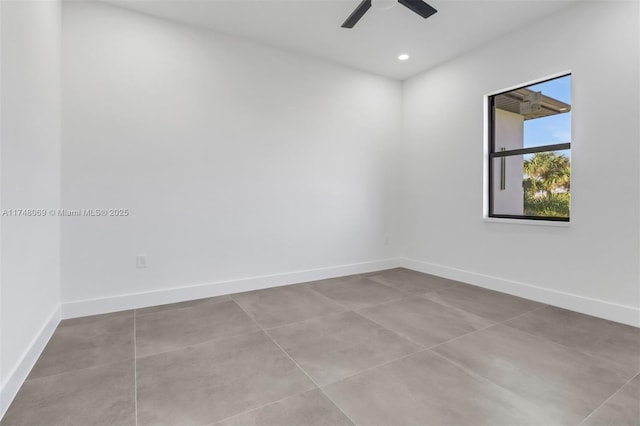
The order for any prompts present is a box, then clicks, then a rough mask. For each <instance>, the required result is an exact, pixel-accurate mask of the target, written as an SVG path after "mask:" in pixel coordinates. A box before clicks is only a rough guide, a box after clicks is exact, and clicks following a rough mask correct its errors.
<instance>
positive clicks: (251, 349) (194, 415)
mask: <svg viewBox="0 0 640 426" xmlns="http://www.w3.org/2000/svg"><path fill="white" fill-rule="evenodd" d="M137 381H138V382H137V383H138V424H139V425H193V426H195V425H206V424H211V423H215V422H217V421H219V420H222V419H225V418H227V417H230V416H233V415H235V414H239V413H241V412H244V411H247V410H250V409H252V408H257V407H259V406H261V405H264V404H268V403H270V402H274V401H277V400H279V399H283V398H285V397H287V396H291V395H294V394H296V393H300V392H303V391H305V390H311V389H313V388H314V385H313V383H312V382H311V381H310V380H309V378H308V377H307V376H306V375H305V374H304V373H303V372H302V371H300V369H299V368H297V367H296V365H295V364H294V363H293V362H292V361H291V360H290V359H289V358H288V357H287V356H286V354H284V353H283V352H282V351H281V350H280V349H279V348H278V347H277V346H276V345H275V344H274V343H273V342H272V341H271V339H269V338H268V337H267V336H266V335H265V334H264V333H263V332H257V333H250V334H243V335H240V336H235V337H228V338H222V339H218V340H214V341H210V342H207V343H203V344H200V345H197V346H189V347H186V348H183V349H179V350H176V351H172V352H164V353H161V354H157V355H151V356H148V357H144V358H139V359H138V360H137Z"/></svg>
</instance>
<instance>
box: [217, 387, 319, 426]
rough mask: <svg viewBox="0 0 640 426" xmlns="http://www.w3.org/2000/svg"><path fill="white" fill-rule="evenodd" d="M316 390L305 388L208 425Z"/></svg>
mask: <svg viewBox="0 0 640 426" xmlns="http://www.w3.org/2000/svg"><path fill="white" fill-rule="evenodd" d="M314 390H316V389H306V390H303V391H300V392H296V393H294V394H291V395H287V396H285V397H282V398H280V399H277V400H275V401H271V402H267V403H266V404H262V405H259V406H257V407H253V408H250V409H249V410H245V411H242V412H240V413H237V414H234V415H232V416H229V417H225V418H223V419H220V420H216V422H215V423H211V425H208V426H214V425H217V424H219V423H222V422H225V421H227V420H230V419H233V418H236V417H239V416H242V415H243V414H247V413H251V412H252V411H256V410H259V409H261V408H265V407H269V406H270V405H274V404H277V403H278V402H282V401H284V400H285V399H289V398H293V397H295V396H299V395H302V394H305V393H307V392H313V391H314Z"/></svg>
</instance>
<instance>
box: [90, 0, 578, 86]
mask: <svg viewBox="0 0 640 426" xmlns="http://www.w3.org/2000/svg"><path fill="white" fill-rule="evenodd" d="M103 1H105V2H107V3H111V4H114V5H118V6H121V7H125V8H128V9H133V10H137V11H140V12H144V13H147V14H150V15H155V16H159V17H163V18H167V19H171V20H174V21H179V22H183V23H187V24H191V25H197V26H200V27H206V28H209V29H211V30H214V31H216V32H219V33H223V34H227V35H232V36H238V37H242V38H245V39H249V40H253V41H256V42H260V43H264V44H267V45H270V46H274V47H279V48H282V49H286V50H289V51H292V52H297V53H302V54H305V55H309V56H313V57H316V58H319V59H323V60H326V61H330V62H334V63H338V64H342V65H346V66H348V67H352V68H356V69H360V70H364V71H368V72H372V73H375V74H380V75H384V76H387V77H391V78H395V79H400V80H404V79H406V78H408V77H411V76H413V75H415V74H417V73H419V72H421V71H424V70H426V69H428V68H431V67H433V66H434V65H436V64H438V63H441V62H444V61H446V60H448V59H451V58H453V57H455V56H457V55H460V54H461V53H463V52H465V51H468V50H470V49H472V48H474V47H476V46H479V45H481V44H484V43H486V42H488V41H490V40H492V39H494V38H496V37H499V36H501V35H503V34H507V33H509V32H511V31H514V30H517V29H518V28H522V27H526V26H527V25H528V24H529V23H531V22H533V21H536V20H538V19H541V18H542V17H544V16H547V15H550V14H552V13H554V12H555V11H557V10H559V9H562V8H564V7H567V6H569V5H570V4H573V3H575V2H576V1H580V0H427V1H428V3H429V4H430V5H432V6H433V7H435V8H436V9H437V10H438V13H436V14H435V15H433V16H431V17H430V18H428V19H426V20H425V19H422V18H421V17H420V16H418V15H416V14H415V13H413V12H411V11H410V10H409V9H407V8H405V7H403V6H402V5H400V4H397V5H395V6H394V7H393V8H391V9H389V10H379V9H376V8H371V9H370V10H369V12H367V14H366V15H365V16H364V17H363V18H362V19H361V20H360V22H358V24H357V25H356V26H355V27H354V28H353V29H345V28H341V27H340V25H341V24H342V22H343V21H344V20H345V19H346V18H347V16H349V14H350V13H351V12H352V11H353V9H355V7H356V6H357V5H358V4H359V3H360V0H103ZM400 53H408V54H409V55H410V56H411V57H410V59H409V60H408V61H404V62H401V61H398V59H397V57H398V55H399V54H400Z"/></svg>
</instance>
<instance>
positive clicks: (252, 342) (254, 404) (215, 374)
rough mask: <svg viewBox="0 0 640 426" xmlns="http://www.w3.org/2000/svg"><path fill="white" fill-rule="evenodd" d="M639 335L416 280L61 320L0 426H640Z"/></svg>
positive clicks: (381, 279)
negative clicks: (525, 425) (530, 425)
mask: <svg viewBox="0 0 640 426" xmlns="http://www.w3.org/2000/svg"><path fill="white" fill-rule="evenodd" d="M639 373H640V329H637V328H633V327H630V326H625V325H622V324H616V323H613V322H610V321H605V320H602V319H598V318H594V317H589V316H586V315H582V314H577V313H574V312H570V311H566V310H563V309H559V308H555V307H551V306H545V305H542V304H539V303H536V302H532V301H529V300H525V299H521V298H517V297H513V296H509V295H506V294H503V293H497V292H494V291H490V290H485V289H481V288H478V287H473V286H470V285H466V284H462V283H459V282H455V281H450V280H446V279H443V278H439V277H434V276H431V275H426V274H421V273H417V272H413V271H409V270H406V269H393V270H389V271H383V272H379V273H373V274H364V275H358V276H351V277H344V278H337V279H330V280H323V281H316V282H312V283H305V284H298V285H294V286H285V287H278V288H272V289H267V290H259V291H252V292H248V293H240V294H233V295H231V296H221V297H215V298H211V299H204V300H197V301H193V302H184V303H177V304H173V305H164V306H156V307H152V308H145V309H139V310H136V311H126V312H118V313H113V314H107V315H97V316H93V317H86V318H77V319H72V320H66V321H63V322H62V323H61V324H60V326H59V327H58V329H57V330H56V332H55V334H54V336H53V338H52V339H51V341H50V342H49V344H48V346H47V347H46V349H45V350H44V352H43V354H42V356H41V357H40V359H39V360H38V362H37V364H36V366H35V367H34V369H33V371H32V372H31V374H30V376H29V378H28V380H27V381H26V382H25V383H24V385H23V386H22V388H21V390H20V392H19V393H18V395H17V397H16V399H15V400H14V402H13V404H12V405H11V407H10V408H9V410H8V412H7V413H6V415H5V417H4V418H3V420H2V421H1V425H2V426H9V425H33V426H40V425H42V426H55V425H65V426H75V425H79V426H85V425H136V424H137V425H141V426H146V425H179V426H183V425H184V426H187V425H279V426H280V425H282V426H284V425H296V426H298V425H309V426H311V425H351V424H359V425H390V426H391V425H474V426H475V425H516V424H517V425H524V424H534V425H607V426H608V425H640V375H639Z"/></svg>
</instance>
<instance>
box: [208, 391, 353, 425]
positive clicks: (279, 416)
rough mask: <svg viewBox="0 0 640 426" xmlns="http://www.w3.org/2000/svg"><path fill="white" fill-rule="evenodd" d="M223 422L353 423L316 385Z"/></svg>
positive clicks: (262, 423) (267, 423)
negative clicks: (315, 387) (308, 389)
mask: <svg viewBox="0 0 640 426" xmlns="http://www.w3.org/2000/svg"><path fill="white" fill-rule="evenodd" d="M218 424H219V425H220V426H222V425H225V426H284V425H292V426H330V425H333V426H343V425H344V426H347V425H352V424H353V423H352V422H351V421H350V420H349V419H348V418H347V417H346V416H345V415H344V414H343V413H342V411H340V410H339V409H338V407H336V406H335V405H334V404H333V402H331V401H329V399H328V398H327V397H326V396H324V394H323V393H322V392H321V391H320V390H318V389H316V390H312V391H309V392H305V393H302V394H299V395H295V396H291V397H289V398H287V399H283V400H282V401H279V402H276V403H274V404H271V405H267V406H266V407H263V408H259V409H257V410H254V411H250V412H248V413H245V414H241V415H239V416H236V417H233V418H231V419H228V420H226V421H223V422H221V423H218Z"/></svg>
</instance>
